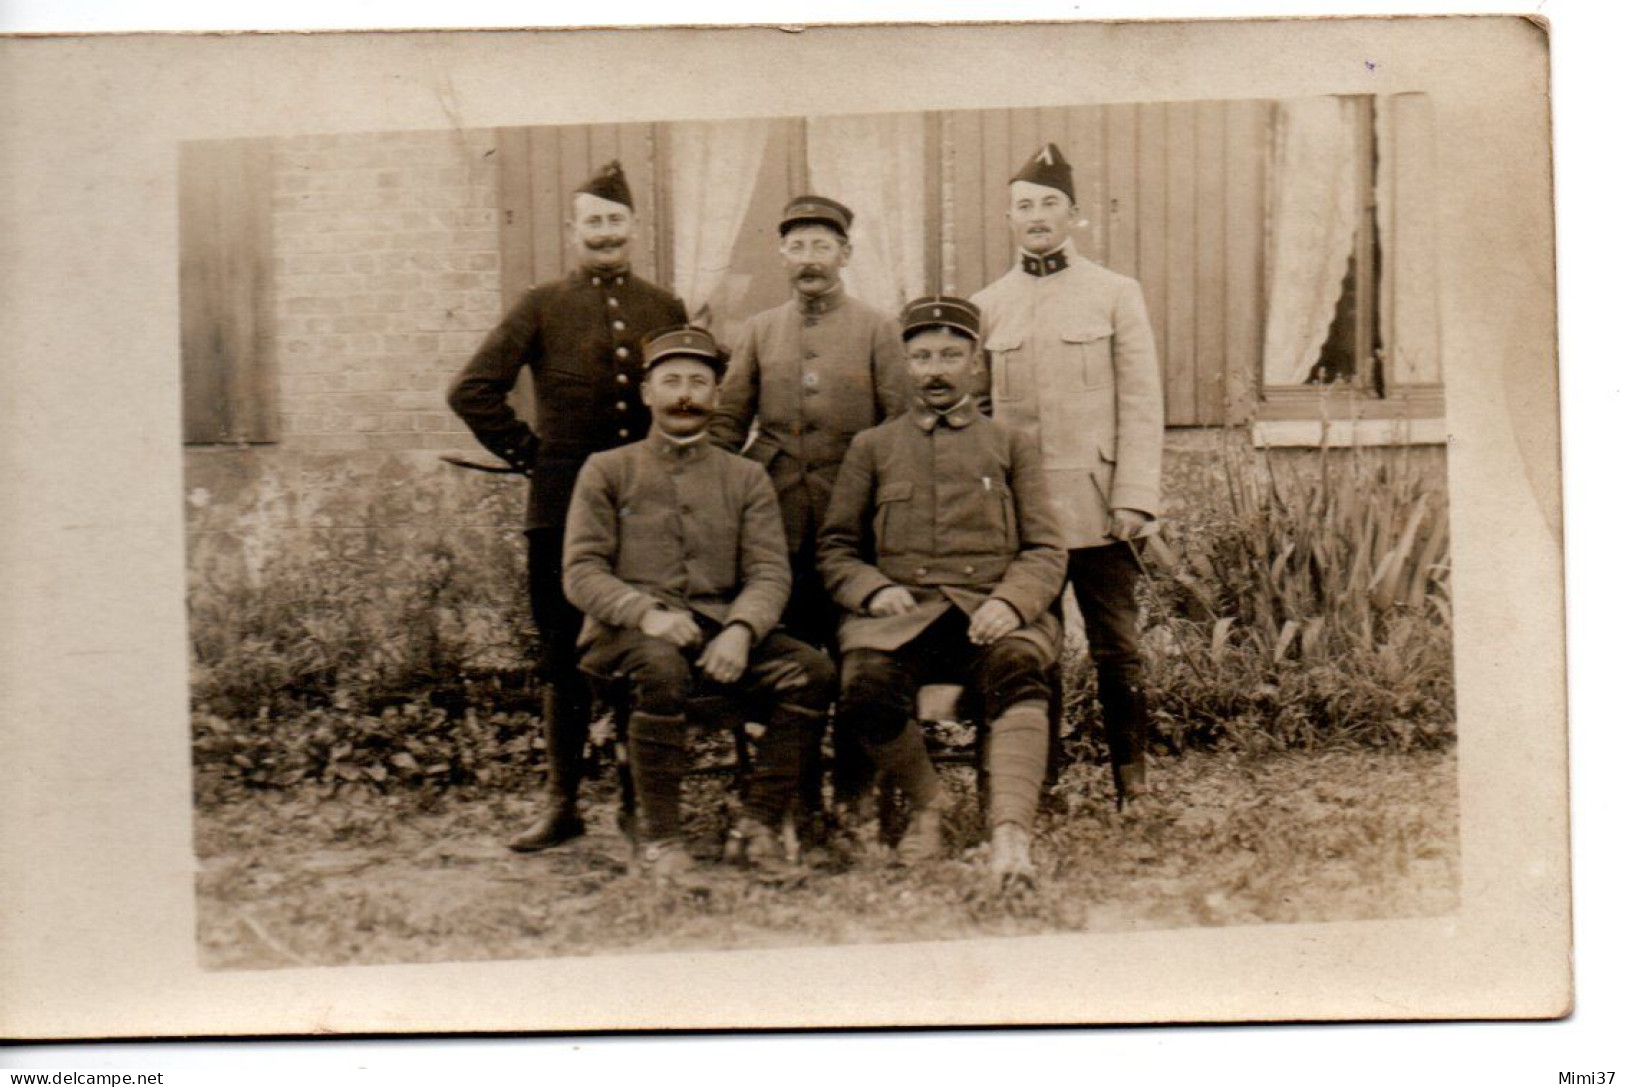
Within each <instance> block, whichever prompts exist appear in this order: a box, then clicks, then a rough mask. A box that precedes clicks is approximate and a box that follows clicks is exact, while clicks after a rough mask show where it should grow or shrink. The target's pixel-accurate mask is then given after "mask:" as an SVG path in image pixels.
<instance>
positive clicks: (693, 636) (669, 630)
mask: <svg viewBox="0 0 1625 1087" xmlns="http://www.w3.org/2000/svg"><path fill="white" fill-rule="evenodd" d="M638 629H639V630H641V631H643V633H645V634H647V635H648V636H649V637H651V638H661V639H663V640H665V641H668V642H670V643H671V644H672V645H675V646H677V647H678V648H680V649H686V648H688V647H689V646H691V645H698V644H699V642H700V627H699V624H698V623H696V622H694V617H693V616H692V615H690V614H689V613H688V612H686V611H673V610H671V609H670V608H650V609H649V611H648V613H647V614H645V615H644V617H643V621H642V622H641V623H639V624H638Z"/></svg>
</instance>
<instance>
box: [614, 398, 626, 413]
mask: <svg viewBox="0 0 1625 1087" xmlns="http://www.w3.org/2000/svg"><path fill="white" fill-rule="evenodd" d="M615 410H616V411H625V410H626V401H625V400H617V401H615Z"/></svg>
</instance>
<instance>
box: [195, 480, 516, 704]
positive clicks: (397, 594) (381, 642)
mask: <svg viewBox="0 0 1625 1087" xmlns="http://www.w3.org/2000/svg"><path fill="white" fill-rule="evenodd" d="M450 471H451V470H450V469H446V472H447V473H448V475H449V473H450ZM513 489H514V488H511V487H510V488H507V490H513ZM518 525H519V515H518V512H517V507H516V503H515V499H514V495H512V494H509V493H505V490H504V488H502V487H501V486H500V483H499V484H497V485H490V484H486V485H480V484H479V483H478V482H474V483H470V482H468V481H465V480H460V479H455V478H449V479H433V480H430V481H427V482H426V481H425V480H423V479H422V478H421V477H415V476H413V475H412V474H411V473H410V472H409V471H398V472H395V473H393V474H392V475H389V476H386V477H385V478H382V479H373V480H363V479H360V478H357V477H356V476H355V475H353V474H351V473H349V472H340V473H337V474H334V475H331V476H328V477H326V478H325V479H323V480H322V481H320V482H319V483H316V484H312V485H306V486H303V487H295V486H294V485H293V483H292V481H290V480H289V479H288V478H287V477H285V476H283V475H280V474H277V473H269V474H267V475H265V476H264V477H262V478H261V479H260V480H259V481H258V482H257V483H256V484H255V485H254V487H253V488H252V489H251V491H250V492H249V493H248V494H247V496H246V497H245V498H244V499H242V500H240V501H239V502H237V503H235V504H233V505H232V506H230V507H229V508H224V509H220V510H218V511H214V510H210V509H209V508H208V506H207V505H206V504H204V506H203V508H202V509H201V511H199V512H198V513H196V514H195V515H194V525H193V527H192V530H191V531H190V533H189V540H188V544H189V548H190V554H189V566H190V571H189V575H190V584H189V593H188V608H189V613H190V628H191V635H192V650H193V682H192V691H193V704H194V706H195V707H196V708H198V709H200V710H204V711H208V712H214V713H217V714H220V715H223V716H238V717H240V716H245V715H258V714H260V713H269V714H272V715H279V714H283V713H288V712H293V711H297V710H300V709H306V708H309V707H311V706H336V707H338V708H352V707H354V708H359V709H365V710H371V709H378V708H381V707H383V706H385V705H389V704H394V703H401V702H406V701H410V700H411V699H413V698H416V697H418V696H421V695H425V694H429V693H442V694H443V693H445V692H446V691H448V690H451V691H455V690H459V689H461V688H463V687H464V686H466V685H467V683H468V682H469V681H471V680H472V679H474V678H476V677H490V676H498V675H503V674H506V673H515V672H523V670H524V669H525V667H526V663H527V661H528V660H529V659H530V657H531V654H532V638H533V634H532V631H531V625H530V621H529V617H528V612H527V611H526V607H527V605H526V601H525V594H524V585H525V568H524V554H523V546H524V545H523V542H522V541H521V539H520V538H519V533H518V530H517V529H518ZM498 526H502V527H498Z"/></svg>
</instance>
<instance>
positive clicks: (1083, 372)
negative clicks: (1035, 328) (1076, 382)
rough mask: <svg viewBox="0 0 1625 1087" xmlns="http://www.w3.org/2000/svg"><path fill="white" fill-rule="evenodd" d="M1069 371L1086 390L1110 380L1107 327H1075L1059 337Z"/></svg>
mask: <svg viewBox="0 0 1625 1087" xmlns="http://www.w3.org/2000/svg"><path fill="white" fill-rule="evenodd" d="M1061 341H1062V342H1063V343H1064V344H1065V345H1066V352H1067V362H1068V366H1069V367H1075V368H1076V369H1075V370H1074V372H1075V373H1077V374H1078V375H1079V377H1080V378H1081V379H1082V381H1083V387H1084V388H1086V389H1093V388H1098V387H1100V386H1101V385H1108V384H1110V383H1111V380H1112V329H1111V326H1110V325H1107V324H1094V323H1091V324H1086V325H1079V326H1077V327H1075V328H1072V329H1069V330H1067V331H1065V332H1062V333H1061Z"/></svg>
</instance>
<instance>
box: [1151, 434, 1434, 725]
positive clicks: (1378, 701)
mask: <svg viewBox="0 0 1625 1087" xmlns="http://www.w3.org/2000/svg"><path fill="white" fill-rule="evenodd" d="M1216 462H1217V463H1216V469H1215V471H1214V472H1213V473H1212V478H1213V486H1212V487H1211V488H1210V490H1209V497H1208V498H1207V500H1206V501H1205V502H1203V503H1202V504H1200V505H1198V506H1197V508H1196V509H1194V510H1192V511H1191V515H1189V516H1187V517H1184V518H1181V519H1175V520H1172V521H1170V522H1169V526H1168V530H1167V533H1166V538H1165V539H1162V540H1156V541H1154V542H1153V543H1152V545H1151V546H1150V547H1148V548H1147V558H1148V563H1149V566H1150V569H1151V571H1152V575H1153V576H1152V578H1151V581H1150V584H1149V585H1148V586H1147V596H1146V605H1147V607H1146V610H1147V612H1148V629H1147V631H1146V641H1147V647H1148V649H1149V651H1150V652H1149V656H1150V658H1151V664H1152V667H1151V673H1152V683H1151V685H1152V687H1153V688H1154V689H1155V691H1156V692H1157V694H1158V696H1159V706H1160V717H1161V720H1162V723H1163V729H1164V732H1165V733H1167V734H1168V735H1169V736H1170V738H1171V739H1172V740H1173V741H1174V742H1175V743H1184V742H1192V741H1195V742H1201V741H1203V740H1211V739H1214V738H1216V737H1218V736H1221V735H1223V736H1238V735H1244V734H1249V733H1250V734H1251V735H1249V736H1248V738H1249V739H1251V740H1253V741H1256V742H1262V743H1274V744H1294V745H1300V744H1317V743H1325V742H1336V741H1359V742H1363V743H1379V744H1384V745H1388V744H1395V745H1398V746H1401V747H1409V746H1412V745H1414V744H1423V745H1433V744H1437V743H1441V742H1444V741H1445V740H1447V739H1448V738H1449V736H1450V734H1451V732H1452V728H1453V720H1452V718H1453V702H1454V694H1453V685H1452V657H1451V625H1452V616H1451V607H1450V559H1449V543H1450V538H1449V537H1450V529H1449V518H1448V511H1447V508H1446V500H1445V495H1444V490H1443V486H1442V483H1443V481H1442V479H1440V478H1438V477H1439V473H1438V472H1437V471H1436V470H1430V469H1433V468H1434V467H1435V466H1436V465H1437V463H1438V462H1437V461H1436V460H1435V461H1432V462H1426V463H1425V462H1424V461H1423V459H1422V455H1421V454H1420V453H1419V452H1418V451H1415V450H1411V449H1409V448H1406V447H1400V448H1398V449H1352V450H1340V449H1339V450H1334V449H1330V448H1327V447H1325V446H1322V447H1321V448H1320V449H1319V450H1318V451H1316V452H1313V453H1304V452H1282V451H1271V450H1265V451H1257V450H1254V449H1252V448H1251V447H1250V446H1248V445H1246V444H1245V439H1244V437H1240V438H1238V437H1237V436H1235V435H1226V436H1224V437H1222V438H1221V439H1220V441H1219V443H1218V449H1217V453H1216Z"/></svg>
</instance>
